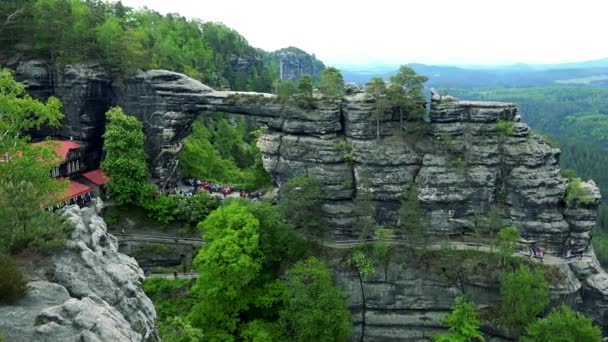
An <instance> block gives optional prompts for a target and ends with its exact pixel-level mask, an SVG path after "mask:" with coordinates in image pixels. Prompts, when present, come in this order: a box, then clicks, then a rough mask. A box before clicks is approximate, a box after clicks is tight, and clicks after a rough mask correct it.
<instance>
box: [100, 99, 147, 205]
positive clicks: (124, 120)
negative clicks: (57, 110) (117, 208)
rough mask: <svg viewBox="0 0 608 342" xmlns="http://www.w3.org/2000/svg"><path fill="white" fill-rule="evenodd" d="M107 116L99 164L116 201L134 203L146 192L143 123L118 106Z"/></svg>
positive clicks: (117, 202)
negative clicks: (107, 178) (101, 156)
mask: <svg viewBox="0 0 608 342" xmlns="http://www.w3.org/2000/svg"><path fill="white" fill-rule="evenodd" d="M106 118H107V124H106V132H105V133H104V135H103V138H104V144H103V151H104V159H103V161H102V162H101V167H102V168H103V169H104V170H105V171H106V172H107V173H108V176H109V177H110V180H109V181H108V184H107V187H108V190H109V192H110V195H111V196H112V199H113V200H114V202H115V203H116V204H119V205H124V204H136V203H138V202H140V201H141V199H142V197H143V196H145V195H146V194H145V189H146V187H145V182H146V181H147V180H148V179H149V178H150V174H149V173H148V165H147V163H146V153H145V152H144V140H145V136H144V133H143V131H142V129H143V126H142V123H141V122H140V121H139V120H137V118H135V117H134V116H130V115H127V114H125V113H124V112H123V111H122V109H121V108H120V107H115V108H112V109H110V110H109V111H108V112H107V113H106Z"/></svg>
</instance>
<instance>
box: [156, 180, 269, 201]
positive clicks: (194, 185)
mask: <svg viewBox="0 0 608 342" xmlns="http://www.w3.org/2000/svg"><path fill="white" fill-rule="evenodd" d="M183 185H185V186H187V188H183V187H181V188H180V187H178V186H177V184H175V183H172V182H168V183H167V184H166V185H165V187H164V189H163V192H164V194H165V195H179V196H193V195H195V194H197V193H199V192H202V191H205V192H207V193H210V194H219V195H221V196H222V197H223V198H226V197H228V196H230V195H231V194H233V193H235V191H236V190H235V188H234V187H232V186H227V185H221V184H216V183H213V182H208V181H202V180H199V179H195V178H187V179H184V180H183ZM159 193H160V191H159ZM262 196H264V192H263V191H261V190H259V191H247V190H239V197H240V198H247V199H250V200H254V201H259V200H261V198H262Z"/></svg>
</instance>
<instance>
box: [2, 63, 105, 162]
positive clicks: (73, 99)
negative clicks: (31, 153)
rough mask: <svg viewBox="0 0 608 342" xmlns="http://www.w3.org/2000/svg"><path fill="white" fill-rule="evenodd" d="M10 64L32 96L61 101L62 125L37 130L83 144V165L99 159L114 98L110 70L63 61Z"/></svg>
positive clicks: (40, 133) (90, 64) (87, 64)
mask: <svg viewBox="0 0 608 342" xmlns="http://www.w3.org/2000/svg"><path fill="white" fill-rule="evenodd" d="M13 67H14V68H15V79H16V80H17V81H18V82H22V83H23V84H25V86H26V89H27V91H28V92H29V93H30V94H31V95H32V96H33V97H35V98H37V99H41V100H45V99H47V98H48V97H50V96H55V97H57V98H59V99H60V100H61V102H62V103H63V108H62V112H63V113H64V115H65V117H64V119H63V124H62V126H61V127H60V128H59V129H53V130H50V129H43V130H42V131H40V132H37V134H38V135H41V136H46V135H56V136H60V137H63V138H65V139H69V138H73V139H74V140H76V141H78V142H79V143H81V145H82V146H83V147H84V148H85V151H86V154H85V155H86V160H85V163H86V165H91V166H92V167H96V166H97V165H98V164H99V162H100V160H101V142H102V139H101V135H102V134H103V132H104V129H105V113H106V111H108V109H109V108H110V107H111V106H112V105H113V104H114V103H115V101H116V95H115V92H114V89H113V80H112V76H111V74H110V72H109V71H108V70H107V69H106V68H105V67H103V66H102V65H100V64H97V63H79V64H73V65H66V66H65V67H64V68H63V69H61V70H60V69H57V68H54V67H53V66H51V65H49V64H48V63H47V62H45V61H39V60H31V61H23V62H18V64H16V65H14V66H13Z"/></svg>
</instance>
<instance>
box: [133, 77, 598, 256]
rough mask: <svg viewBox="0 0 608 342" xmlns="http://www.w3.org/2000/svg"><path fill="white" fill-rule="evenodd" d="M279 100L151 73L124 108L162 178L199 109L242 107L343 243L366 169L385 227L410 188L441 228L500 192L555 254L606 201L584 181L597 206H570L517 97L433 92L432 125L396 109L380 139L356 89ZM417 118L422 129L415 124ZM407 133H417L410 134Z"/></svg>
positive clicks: (268, 150) (551, 155) (368, 103)
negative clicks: (306, 186) (310, 105)
mask: <svg viewBox="0 0 608 342" xmlns="http://www.w3.org/2000/svg"><path fill="white" fill-rule="evenodd" d="M273 98H274V95H271V94H261V93H244V92H230V91H216V90H213V89H211V88H209V87H208V86H205V85H203V84H202V83H200V82H198V81H196V80H193V79H191V78H189V77H187V76H185V75H182V74H178V73H174V72H169V71H163V70H152V71H147V72H144V73H141V74H139V75H138V76H136V77H133V78H131V79H129V80H128V81H127V87H126V90H125V93H124V96H123V97H122V103H121V104H122V106H123V107H124V109H125V111H126V112H127V113H130V114H132V115H135V116H137V117H138V118H139V119H140V120H142V122H143V123H144V127H145V130H146V135H147V145H146V149H147V153H148V156H150V158H151V159H150V165H151V171H152V173H153V175H154V176H155V177H159V178H167V177H169V176H171V175H172V173H173V172H174V171H175V169H176V167H177V156H178V154H179V152H180V151H181V148H182V144H183V140H184V139H185V137H186V136H187V135H188V133H189V132H190V126H191V125H192V123H193V122H194V120H195V119H196V117H197V116H198V115H200V114H201V113H203V112H205V111H219V112H226V113H237V114H242V115H246V116H253V117H256V118H257V120H259V121H262V122H264V123H266V124H267V125H268V126H269V127H270V130H269V131H268V132H266V133H265V134H263V135H262V137H261V138H260V140H259V142H258V147H259V148H260V150H261V152H262V155H263V161H264V167H265V168H266V170H267V171H268V172H269V173H270V175H271V177H272V179H273V181H274V182H275V184H277V185H281V184H283V183H284V182H285V181H286V180H288V179H289V178H292V177H294V176H312V177H315V178H317V179H318V180H319V181H320V183H321V185H322V189H323V193H324V196H325V201H324V204H323V212H324V213H325V215H326V216H327V218H328V219H329V220H330V222H331V225H332V226H333V227H332V229H333V230H332V231H331V234H332V235H333V236H334V237H335V238H338V239H340V238H352V237H356V236H358V232H355V231H353V198H354V197H355V196H356V190H357V185H358V184H360V178H361V175H363V174H367V175H369V178H370V179H369V181H370V184H371V186H372V189H373V198H374V202H375V207H376V215H375V216H376V221H377V222H378V223H379V224H381V225H393V224H395V221H396V213H397V211H398V209H399V205H400V200H401V198H402V197H403V194H404V193H405V191H407V189H408V188H409V186H411V185H412V184H414V186H416V187H417V191H418V198H419V200H420V202H421V206H422V208H423V209H424V210H425V211H426V212H427V213H428V214H429V215H430V217H431V222H432V223H431V229H432V231H433V232H434V233H438V234H459V233H462V232H463V231H466V230H470V229H471V228H472V227H473V226H474V221H475V217H476V215H478V214H483V213H486V212H487V211H488V209H489V207H490V205H491V204H492V203H494V202H496V201H497V199H499V198H500V200H501V201H502V202H504V209H503V212H502V213H503V216H504V218H505V219H506V222H507V223H512V224H515V225H517V226H518V227H519V228H520V229H521V230H522V233H523V235H524V236H526V237H527V238H533V239H538V240H541V241H544V242H546V243H547V244H548V245H549V249H551V250H555V251H561V250H562V249H563V248H564V246H565V244H566V243H567V242H568V243H570V242H572V243H574V246H575V247H584V246H586V245H587V243H588V241H589V236H590V227H591V226H593V225H594V220H595V217H596V216H597V204H598V203H599V197H600V196H599V191H598V190H597V187H595V185H594V184H593V183H588V184H587V185H586V186H587V187H588V188H589V189H590V191H591V193H592V194H593V197H594V203H593V204H592V205H590V206H587V207H584V208H578V209H577V210H568V209H566V208H565V206H564V204H563V196H564V192H565V188H566V179H565V178H563V177H562V176H561V175H560V168H559V154H560V151H559V149H557V148H554V147H551V146H549V145H548V144H546V143H545V141H544V140H543V139H542V138H540V137H538V136H535V135H534V134H533V133H532V132H531V130H530V129H529V127H528V126H527V125H526V124H524V123H521V122H519V120H520V114H519V111H518V109H517V107H515V105H513V104H510V103H500V102H471V101H460V100H458V99H455V98H453V97H451V96H443V97H441V96H439V95H437V94H433V97H432V99H431V110H430V114H429V119H430V120H429V122H426V123H424V122H409V123H407V125H408V127H407V129H406V133H403V132H402V131H401V130H400V129H399V120H398V117H397V116H396V115H393V114H392V113H387V114H386V115H385V117H384V118H383V119H384V120H383V124H382V125H383V127H382V131H383V139H382V140H380V141H377V140H376V139H375V126H374V125H375V124H374V121H373V120H370V118H371V117H372V113H373V110H374V103H373V100H372V99H370V97H369V96H366V94H365V93H363V92H361V91H357V90H354V91H351V92H350V93H348V94H347V95H345V96H344V97H343V98H342V99H341V100H340V101H333V102H332V101H325V100H322V99H320V100H319V101H317V108H316V109H302V108H298V107H297V106H295V105H284V104H280V103H278V102H276V101H274V100H273ZM498 119H502V120H505V121H511V122H512V125H513V131H512V132H510V133H505V132H501V131H500V129H498V127H497V125H496V121H497V120H498ZM420 126H422V127H424V129H423V130H416V127H420ZM412 135H417V138H416V139H410V138H411V136H412ZM446 135H447V136H449V137H450V138H449V141H445V140H446V139H444V137H445V136H446ZM347 150H348V151H347ZM347 152H348V153H347Z"/></svg>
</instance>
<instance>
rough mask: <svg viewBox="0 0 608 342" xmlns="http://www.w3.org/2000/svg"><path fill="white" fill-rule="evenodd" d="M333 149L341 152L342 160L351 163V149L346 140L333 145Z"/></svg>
mask: <svg viewBox="0 0 608 342" xmlns="http://www.w3.org/2000/svg"><path fill="white" fill-rule="evenodd" d="M334 148H335V149H337V150H340V151H341V152H342V156H343V157H344V160H346V161H348V162H351V161H353V147H352V146H351V145H350V144H349V143H348V141H346V140H342V141H340V142H339V143H336V144H334Z"/></svg>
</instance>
